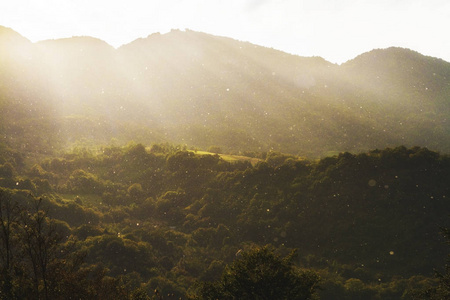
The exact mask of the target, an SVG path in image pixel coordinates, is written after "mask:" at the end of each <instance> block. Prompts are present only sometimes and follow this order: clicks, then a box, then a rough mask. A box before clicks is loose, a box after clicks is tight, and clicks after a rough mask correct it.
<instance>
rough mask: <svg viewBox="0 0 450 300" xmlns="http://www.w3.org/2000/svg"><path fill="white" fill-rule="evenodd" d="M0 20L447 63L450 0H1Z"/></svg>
mask: <svg viewBox="0 0 450 300" xmlns="http://www.w3.org/2000/svg"><path fill="white" fill-rule="evenodd" d="M0 25H2V26H6V27H11V28H12V29H14V30H15V31H17V32H19V33H20V34H22V35H23V36H25V37H26V38H28V39H29V40H31V41H33V42H36V41H39V40H44V39H51V38H61V37H71V36H79V35H89V36H93V37H97V38H100V39H102V40H104V41H106V42H108V43H109V44H111V45H112V46H114V47H118V46H120V45H122V44H126V43H129V42H131V41H133V40H135V39H137V38H139V37H146V36H148V35H149V34H151V33H154V32H160V33H166V32H168V31H170V30H171V29H185V28H189V29H192V30H196V31H202V32H206V33H211V34H214V35H221V36H228V37H231V38H234V39H238V40H243V41H249V42H251V43H254V44H258V45H263V46H267V47H272V48H275V49H279V50H282V51H285V52H288V53H292V54H298V55H301V56H321V57H323V58H325V59H327V60H328V61H331V62H335V63H342V62H345V61H347V60H348V59H352V58H354V57H355V56H357V55H359V54H361V53H363V52H366V51H369V50H372V49H374V48H387V47H390V46H399V47H405V48H410V49H413V50H416V51H418V52H420V53H422V54H425V55H430V56H435V57H439V58H442V59H445V60H446V61H450V34H449V30H450V1H449V0H161V1H155V0H147V1H145V0H0Z"/></svg>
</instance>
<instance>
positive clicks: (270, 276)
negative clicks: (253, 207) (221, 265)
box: [192, 247, 320, 299]
mask: <svg viewBox="0 0 450 300" xmlns="http://www.w3.org/2000/svg"><path fill="white" fill-rule="evenodd" d="M239 256H241V257H238V258H237V259H236V260H235V261H234V262H233V263H232V264H231V265H230V266H227V267H226V268H225V271H224V273H223V274H222V278H221V280H220V281H218V282H213V283H203V284H202V285H200V287H199V288H198V291H197V294H196V295H194V296H193V297H192V299H313V296H314V294H315V291H316V289H317V284H318V283H319V281H320V279H319V276H318V275H317V274H315V273H314V272H311V271H302V272H300V271H298V270H296V269H295V268H294V267H293V263H292V260H293V253H291V254H290V255H289V256H287V257H285V258H281V257H279V256H277V255H276V254H274V253H273V250H270V249H269V248H268V247H263V248H261V249H253V250H250V251H248V252H239Z"/></svg>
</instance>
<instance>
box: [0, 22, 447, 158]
mask: <svg viewBox="0 0 450 300" xmlns="http://www.w3.org/2000/svg"><path fill="white" fill-rule="evenodd" d="M0 51H1V60H0V72H1V73H0V79H1V83H0V89H1V90H0V92H1V94H0V100H1V110H2V119H3V122H2V127H1V133H2V135H3V136H4V137H5V142H7V143H8V144H10V145H12V146H21V147H22V148H25V149H28V150H33V149H34V150H36V149H41V148H39V147H44V145H42V143H43V142H42V141H43V140H45V141H46V144H48V143H51V144H52V145H53V146H54V145H58V146H63V145H67V143H71V142H74V141H76V140H80V139H84V140H86V141H93V142H95V143H107V142H109V141H110V139H111V138H117V139H118V140H119V141H123V142H125V141H127V140H135V141H137V142H145V143H151V142H160V141H169V142H173V143H181V144H188V145H189V146H198V147H208V146H211V145H217V146H220V147H222V148H223V149H227V150H260V151H267V150H270V149H275V150H280V151H283V152H291V153H295V154H302V155H323V154H325V153H328V152H329V151H361V150H367V149H371V148H372V149H373V148H384V147H387V146H396V145H399V144H404V145H406V146H414V145H419V146H425V147H429V148H431V149H433V150H439V151H444V152H448V151H449V150H450V138H449V136H450V126H449V122H448V120H447V117H448V115H449V113H450V111H449V105H448V104H449V103H448V101H449V97H450V63H448V62H445V61H443V60H440V59H436V58H431V57H426V56H423V55H421V54H419V53H417V52H414V51H411V50H408V49H400V48H389V49H384V50H373V51H371V52H368V53H364V54H362V55H360V56H358V57H356V58H355V59H353V60H351V61H348V62H346V63H344V64H342V65H335V64H332V63H330V62H327V61H325V60H324V59H322V58H320V57H308V58H307V57H299V56H295V55H290V54H286V53H283V52H281V51H277V50H274V49H269V48H265V47H260V46H257V45H253V44H250V43H246V42H240V41H236V40H233V39H230V38H225V37H217V36H213V35H209V34H205V33H199V32H194V31H189V30H186V31H185V32H184V31H178V30H173V31H172V32H170V33H167V34H152V35H150V36H148V37H147V38H142V39H138V40H135V41H133V42H131V43H130V44H127V45H124V46H122V47H120V48H119V49H114V48H112V47H111V46H109V45H108V44H107V43H105V42H103V41H101V40H98V39H95V38H91V37H74V38H68V39H59V40H50V41H43V42H39V43H35V44H33V43H31V42H29V41H28V40H27V39H25V38H23V37H21V36H20V35H19V34H18V33H15V32H14V31H12V30H11V29H7V28H4V27H0ZM46 135H47V137H46ZM38 146H39V147H38ZM44 148H45V147H44ZM34 150H33V151H34Z"/></svg>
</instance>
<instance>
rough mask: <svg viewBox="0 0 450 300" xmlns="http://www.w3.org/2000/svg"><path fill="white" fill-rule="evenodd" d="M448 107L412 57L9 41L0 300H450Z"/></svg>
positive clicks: (221, 41)
mask: <svg viewBox="0 0 450 300" xmlns="http://www.w3.org/2000/svg"><path fill="white" fill-rule="evenodd" d="M449 97H450V63H449V62H445V61H443V60H440V59H436V58H432V57H426V56H423V55H421V54H420V53H417V52H414V51H412V50H409V49H401V48H388V49H377V50H373V51H370V52H367V53H364V54H361V55H360V56H358V57H356V58H354V59H353V60H350V61H348V62H346V63H344V64H342V65H335V64H332V63H329V62H327V61H325V60H324V59H322V58H320V57H300V56H294V55H290V54H286V53H283V52H280V51H277V50H274V49H269V48H264V47H260V46H257V45H253V44H250V43H246V42H240V41H236V40H233V39H230V38H226V37H217V36H212V35H209V34H205V33H200V32H194V31H190V30H186V31H179V30H173V31H171V32H170V33H167V34H152V35H150V36H148V37H147V38H142V39H138V40H136V41H134V42H132V43H130V44H127V45H124V46H122V47H120V48H118V49H114V48H113V47H111V46H110V45H108V44H107V43H105V42H103V41H101V40H98V39H96V38H92V37H73V38H67V39H59V40H49V41H42V42H38V43H31V42H30V41H29V40H27V39H26V38H25V37H22V36H21V35H20V34H18V33H17V32H15V31H13V30H12V29H9V28H5V27H0V299H2V300H3V299H8V300H9V299H159V300H161V299H180V298H181V299H262V298H264V297H266V298H267V297H269V298H270V299H317V298H320V299H446V298H448V297H449V295H450V286H449V284H448V282H450V280H449V278H450V269H449V268H448V267H445V266H446V259H447V258H448V253H449V249H448V237H449V232H450V229H449V228H450V219H449V211H450V203H449V202H448V197H449V189H450V181H449V178H450V157H449V156H448V154H449V151H450V123H449V122H448V116H449V115H450V106H449V100H450V98H449ZM446 237H447V239H446ZM435 271H437V273H436V272H435ZM436 274H438V276H436ZM268 295H270V296H268Z"/></svg>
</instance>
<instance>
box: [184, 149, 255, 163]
mask: <svg viewBox="0 0 450 300" xmlns="http://www.w3.org/2000/svg"><path fill="white" fill-rule="evenodd" d="M190 151H192V152H194V153H195V154H197V155H219V157H220V158H221V159H223V160H224V161H227V162H237V161H249V162H250V163H251V164H252V165H253V166H254V165H256V164H257V163H258V162H261V161H263V160H262V159H259V158H254V157H248V156H241V155H231V154H220V153H212V152H208V151H194V150H190Z"/></svg>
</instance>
